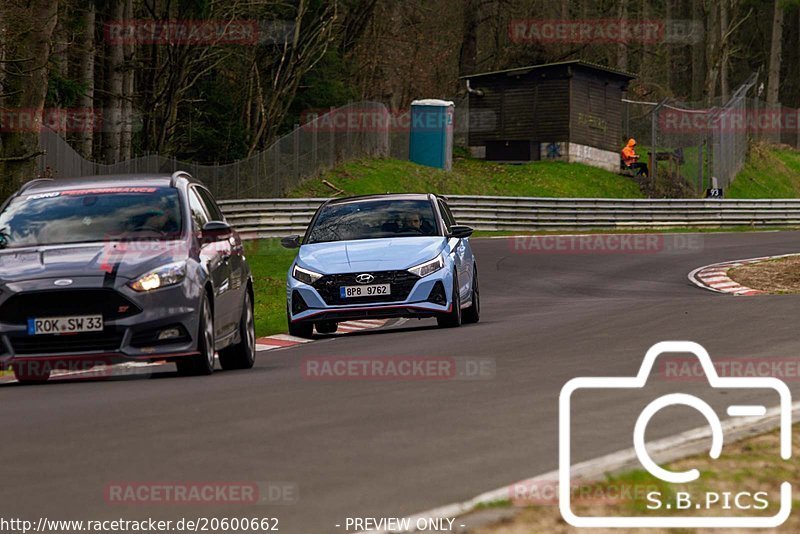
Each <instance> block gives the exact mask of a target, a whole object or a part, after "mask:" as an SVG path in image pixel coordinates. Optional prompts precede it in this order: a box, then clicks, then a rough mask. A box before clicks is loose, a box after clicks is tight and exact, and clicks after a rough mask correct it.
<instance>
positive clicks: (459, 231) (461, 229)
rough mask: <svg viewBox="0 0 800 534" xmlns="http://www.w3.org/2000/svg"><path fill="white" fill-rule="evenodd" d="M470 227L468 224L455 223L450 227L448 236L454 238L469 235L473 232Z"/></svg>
mask: <svg viewBox="0 0 800 534" xmlns="http://www.w3.org/2000/svg"><path fill="white" fill-rule="evenodd" d="M474 231H475V230H473V229H472V228H470V227H469V226H462V225H460V224H456V225H453V226H451V227H450V233H449V234H448V237H455V238H456V239H463V238H465V237H469V236H471V235H472V232H474Z"/></svg>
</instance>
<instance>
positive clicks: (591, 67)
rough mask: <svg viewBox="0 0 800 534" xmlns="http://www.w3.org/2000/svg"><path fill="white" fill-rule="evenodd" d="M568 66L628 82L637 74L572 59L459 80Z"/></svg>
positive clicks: (482, 73) (474, 75)
mask: <svg viewBox="0 0 800 534" xmlns="http://www.w3.org/2000/svg"><path fill="white" fill-rule="evenodd" d="M568 65H571V66H576V67H581V68H585V69H588V70H595V71H600V72H605V73H608V74H613V75H615V76H619V77H622V78H625V79H628V80H632V79H634V78H636V75H635V74H632V73H630V72H626V71H624V70H618V69H614V68H611V67H606V66H603V65H598V64H596V63H590V62H588V61H582V60H580V59H572V60H569V61H558V62H556V63H543V64H541V65H528V66H527V67H517V68H514V69H505V70H496V71H492V72H481V73H479V74H469V75H467V76H461V77H459V79H460V80H465V79H470V78H479V77H482V76H492V75H498V74H515V73H518V74H527V73H528V72H530V71H533V70H536V69H544V68H549V67H560V66H568Z"/></svg>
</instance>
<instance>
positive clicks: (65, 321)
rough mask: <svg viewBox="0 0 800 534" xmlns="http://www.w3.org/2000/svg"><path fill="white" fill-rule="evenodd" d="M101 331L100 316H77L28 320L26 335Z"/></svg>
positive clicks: (101, 321)
mask: <svg viewBox="0 0 800 534" xmlns="http://www.w3.org/2000/svg"><path fill="white" fill-rule="evenodd" d="M102 330H103V316H102V315H78V316H71V317H38V318H33V319H28V335H29V336H38V335H42V334H77V333H80V332H100V331H102Z"/></svg>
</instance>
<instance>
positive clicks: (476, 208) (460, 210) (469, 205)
mask: <svg viewBox="0 0 800 534" xmlns="http://www.w3.org/2000/svg"><path fill="white" fill-rule="evenodd" d="M448 199H449V204H450V207H451V208H452V210H453V215H454V216H455V218H456V220H457V221H458V222H459V223H460V224H466V225H469V226H472V227H473V228H475V229H476V230H489V231H491V230H498V231H541V230H619V229H640V228H641V229H656V228H684V227H686V228H722V227H734V226H773V227H775V226H778V227H780V226H800V200H672V199H664V200H640V199H631V200H628V199H605V198H527V197H478V196H460V195H459V196H455V195H448ZM324 201H325V199H320V198H298V199H263V200H225V201H222V202H220V204H221V206H222V210H223V211H224V212H225V215H226V217H227V218H228V220H229V221H230V222H231V224H233V226H234V227H236V228H237V229H238V230H239V231H240V232H242V233H243V234H244V235H245V237H247V238H260V237H278V236H283V235H288V234H301V233H303V232H304V231H305V229H306V226H308V223H309V221H310V220H311V217H312V216H313V215H314V211H315V210H316V209H317V208H318V207H319V206H320V204H322V203H323V202H324Z"/></svg>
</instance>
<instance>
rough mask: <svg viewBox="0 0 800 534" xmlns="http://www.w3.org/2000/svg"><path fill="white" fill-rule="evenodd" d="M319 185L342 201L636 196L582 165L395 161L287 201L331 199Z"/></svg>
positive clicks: (306, 188)
mask: <svg viewBox="0 0 800 534" xmlns="http://www.w3.org/2000/svg"><path fill="white" fill-rule="evenodd" d="M322 180H327V181H328V182H330V183H332V184H333V185H335V186H336V187H338V188H340V189H343V190H344V191H345V194H346V195H364V194H370V193H386V192H392V193H399V192H434V193H440V194H451V195H502V196H530V197H604V198H640V197H641V196H642V194H641V193H640V191H639V187H638V186H637V185H636V183H635V182H634V181H633V180H632V179H630V178H628V177H625V176H620V175H617V174H614V173H612V172H608V171H604V170H602V169H598V168H595V167H589V166H587V165H580V164H577V163H562V162H552V161H539V162H535V163H527V164H521V165H509V164H497V163H494V162H487V161H484V160H479V159H472V158H460V157H457V158H454V161H453V170H452V171H451V172H444V171H442V170H439V169H434V168H432V167H424V166H422V165H417V164H415V163H411V162H408V161H400V160H395V159H364V160H358V161H353V162H349V163H345V164H344V165H340V166H339V167H337V168H335V169H333V170H331V171H328V172H326V173H325V174H323V175H322V176H321V177H319V178H315V179H312V180H308V181H306V182H305V183H303V184H301V185H300V187H298V188H297V189H295V190H294V191H292V192H291V193H290V194H289V196H290V197H295V198H298V197H329V196H332V195H333V193H334V191H333V190H332V189H331V188H330V187H328V186H326V185H325V184H324V183H323V182H322Z"/></svg>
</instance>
